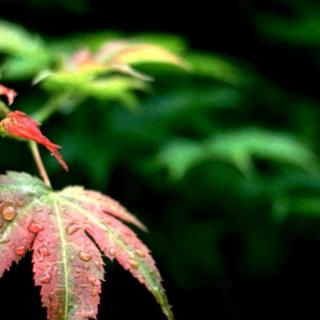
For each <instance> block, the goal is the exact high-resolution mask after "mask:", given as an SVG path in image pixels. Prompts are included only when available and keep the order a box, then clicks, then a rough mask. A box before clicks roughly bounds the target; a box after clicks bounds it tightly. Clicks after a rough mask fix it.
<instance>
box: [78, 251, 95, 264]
mask: <svg viewBox="0 0 320 320" xmlns="http://www.w3.org/2000/svg"><path fill="white" fill-rule="evenodd" d="M79 258H80V259H81V260H82V261H85V262H88V261H90V260H91V259H92V257H91V256H90V255H89V254H88V253H86V252H84V251H80V252H79Z"/></svg>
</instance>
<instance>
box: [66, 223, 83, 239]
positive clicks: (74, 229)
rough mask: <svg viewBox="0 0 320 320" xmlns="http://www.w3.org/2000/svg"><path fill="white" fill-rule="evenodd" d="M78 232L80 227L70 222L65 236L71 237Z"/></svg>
mask: <svg viewBox="0 0 320 320" xmlns="http://www.w3.org/2000/svg"><path fill="white" fill-rule="evenodd" d="M79 230H80V227H79V226H78V225H77V224H75V223H73V222H72V223H71V224H69V225H68V227H67V230H66V231H67V234H68V235H69V236H71V235H73V234H75V233H76V232H77V231H79Z"/></svg>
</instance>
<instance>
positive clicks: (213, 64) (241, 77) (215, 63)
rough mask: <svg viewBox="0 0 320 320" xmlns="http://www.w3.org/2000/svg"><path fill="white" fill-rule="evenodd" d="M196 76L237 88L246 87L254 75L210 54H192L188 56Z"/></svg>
mask: <svg viewBox="0 0 320 320" xmlns="http://www.w3.org/2000/svg"><path fill="white" fill-rule="evenodd" d="M186 59H187V61H188V62H189V63H190V65H191V66H192V71H193V73H194V74H196V75H199V76H203V77H209V78H213V79H216V80H218V81H222V82H226V83H228V84H231V85H235V86H240V87H242V86H245V85H247V84H248V83H249V82H250V81H252V77H253V75H252V74H250V73H249V72H248V71H246V70H245V69H244V68H239V67H237V66H236V64H234V63H232V62H230V61H229V60H228V59H226V58H223V57H220V56H218V55H214V54H208V53H200V52H198V53H190V54H188V55H187V56H186Z"/></svg>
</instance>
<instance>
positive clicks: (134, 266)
mask: <svg viewBox="0 0 320 320" xmlns="http://www.w3.org/2000/svg"><path fill="white" fill-rule="evenodd" d="M128 262H129V264H130V266H131V267H132V268H133V269H138V267H139V264H138V262H137V261H136V260H133V259H129V260H128Z"/></svg>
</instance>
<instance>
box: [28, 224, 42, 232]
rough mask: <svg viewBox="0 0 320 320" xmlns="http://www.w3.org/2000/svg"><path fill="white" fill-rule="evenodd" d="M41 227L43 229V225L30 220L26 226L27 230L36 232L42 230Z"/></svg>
mask: <svg viewBox="0 0 320 320" xmlns="http://www.w3.org/2000/svg"><path fill="white" fill-rule="evenodd" d="M43 229H44V227H43V225H42V224H40V223H38V222H32V223H31V224H30V225H29V228H28V230H29V231H30V232H32V233H38V232H40V231H42V230H43Z"/></svg>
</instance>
